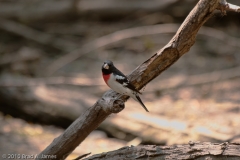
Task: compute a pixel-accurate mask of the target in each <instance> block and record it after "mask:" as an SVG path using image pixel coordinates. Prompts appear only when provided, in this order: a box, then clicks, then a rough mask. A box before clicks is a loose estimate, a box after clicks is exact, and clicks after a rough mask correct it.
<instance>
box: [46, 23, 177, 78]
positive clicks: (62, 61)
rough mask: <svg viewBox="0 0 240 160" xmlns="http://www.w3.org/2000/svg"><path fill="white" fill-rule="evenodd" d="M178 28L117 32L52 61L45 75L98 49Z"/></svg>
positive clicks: (167, 25)
mask: <svg viewBox="0 0 240 160" xmlns="http://www.w3.org/2000/svg"><path fill="white" fill-rule="evenodd" d="M178 27H179V25H175V24H161V25H155V26H143V27H136V28H130V29H124V30H121V31H117V32H114V33H111V34H109V35H106V36H103V37H100V38H97V39H95V40H93V41H91V42H89V43H86V44H84V45H82V46H81V48H78V49H76V50H74V51H72V52H69V53H67V54H65V55H64V56H62V57H60V58H58V59H57V60H55V61H53V62H52V63H51V64H50V65H49V66H48V67H47V68H46V69H45V70H46V71H47V75H52V74H53V73H54V72H56V71H57V70H59V69H60V68H62V67H63V66H65V65H67V64H69V63H71V62H73V61H74V60H76V59H78V58H80V57H81V56H83V55H85V54H87V53H89V52H91V51H94V50H96V49H98V48H101V47H104V46H107V45H109V44H112V43H115V42H117V41H120V40H123V39H127V38H132V37H139V36H144V35H151V34H160V33H173V32H176V30H177V29H178Z"/></svg>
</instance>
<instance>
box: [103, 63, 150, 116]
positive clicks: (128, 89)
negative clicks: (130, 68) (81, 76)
mask: <svg viewBox="0 0 240 160" xmlns="http://www.w3.org/2000/svg"><path fill="white" fill-rule="evenodd" d="M102 76H103V79H104V81H105V82H106V84H107V85H108V86H109V87H110V88H112V89H113V90H114V91H115V92H117V93H120V94H123V95H127V96H130V97H132V98H133V99H134V100H135V101H138V102H139V103H140V104H141V105H142V107H143V108H144V109H145V110H146V111H147V112H149V111H148V109H147V108H146V106H145V105H144V104H143V102H142V100H141V99H140V97H139V94H141V93H140V92H139V91H138V90H137V89H136V88H135V87H134V86H133V85H132V84H131V83H130V82H129V80H128V79H127V77H126V76H125V75H124V74H123V73H122V72H120V71H119V70H118V69H117V68H116V67H115V66H114V65H113V62H112V61H109V60H107V61H105V62H104V63H103V66H102Z"/></svg>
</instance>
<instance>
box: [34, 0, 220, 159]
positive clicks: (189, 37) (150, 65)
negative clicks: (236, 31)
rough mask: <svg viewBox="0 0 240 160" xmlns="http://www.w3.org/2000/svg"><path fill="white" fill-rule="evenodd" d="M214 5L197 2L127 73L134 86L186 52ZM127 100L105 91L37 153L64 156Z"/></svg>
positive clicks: (203, 0) (143, 83) (204, 0)
mask: <svg viewBox="0 0 240 160" xmlns="http://www.w3.org/2000/svg"><path fill="white" fill-rule="evenodd" d="M218 6H219V1H218V0H212V1H208V0H200V1H199V3H198V4H197V5H196V6H195V7H194V9H193V10H192V11H191V12H190V14H189V16H188V17H187V18H186V20H185V21H184V22H183V24H182V25H181V26H180V28H179V30H178V31H177V33H176V34H175V36H174V37H173V38H172V39H171V40H170V42H169V43H168V44H167V45H166V46H165V47H163V48H162V49H161V50H159V51H158V52H157V53H156V54H154V55H153V56H152V57H151V58H150V59H148V60H146V61H145V62H144V63H143V64H141V65H140V66H139V67H137V68H136V69H135V70H134V71H133V72H132V73H131V74H130V76H129V78H130V80H131V81H132V83H133V84H134V85H135V86H136V88H137V89H141V88H142V87H144V86H145V85H146V84H147V83H149V82H150V81H151V80H153V79H154V78H155V77H157V76H158V75H159V74H160V73H161V72H163V71H164V70H166V69H167V68H168V67H169V66H171V65H172V64H173V63H174V62H175V61H177V60H178V59H179V58H180V57H181V56H182V55H183V54H185V53H186V52H187V51H189V49H190V48H191V46H192V45H193V44H194V42H195V38H196V35H197V32H198V30H199V29H200V28H201V26H202V25H203V24H204V23H205V22H206V21H207V20H208V19H209V18H210V17H211V16H212V15H213V12H214V11H215V10H216V9H217V7H218ZM127 99H128V97H127V96H121V97H119V95H118V94H117V93H115V92H113V91H108V92H106V93H105V94H104V95H103V96H102V98H101V99H100V100H99V101H98V102H97V103H96V104H95V105H94V106H92V107H90V108H89V109H87V111H86V112H85V113H83V114H82V115H81V116H80V117H79V118H78V119H77V120H76V121H75V122H73V123H72V124H71V126H69V127H68V129H66V131H65V132H64V133H63V134H62V135H60V136H59V137H58V138H56V139H55V140H54V141H53V142H52V143H51V144H50V145H49V146H48V147H47V148H46V149H45V150H43V151H42V152H41V153H40V154H39V155H40V156H41V155H56V156H57V157H58V159H64V158H65V157H67V156H68V155H69V154H70V153H71V152H72V151H73V150H74V149H75V147H77V146H78V145H79V144H80V143H81V142H82V141H83V140H84V139H85V138H86V137H87V135H88V134H89V133H90V132H91V131H92V130H93V129H95V128H96V127H98V125H99V124H100V123H101V122H102V121H103V120H105V119H106V118H107V117H108V116H109V115H110V114H111V113H117V112H119V111H121V110H122V109H123V107H124V103H123V101H125V100H127ZM116 101H117V102H116ZM106 104H107V105H106ZM37 159H41V158H37ZM49 159H51V158H49Z"/></svg>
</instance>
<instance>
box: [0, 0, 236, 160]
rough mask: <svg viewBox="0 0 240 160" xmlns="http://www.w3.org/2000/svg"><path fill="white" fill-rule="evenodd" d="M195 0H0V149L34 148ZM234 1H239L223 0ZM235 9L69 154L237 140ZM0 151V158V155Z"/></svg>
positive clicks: (169, 31)
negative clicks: (108, 70) (109, 66)
mask: <svg viewBox="0 0 240 160" xmlns="http://www.w3.org/2000/svg"><path fill="white" fill-rule="evenodd" d="M197 2H198V1H197V0H162V1H158V0H131V1H127V0H121V1H119V0H68V1H65V0H18V1H13V0H1V1H0V35H1V36H0V119H1V120H0V126H1V127H0V154H1V155H2V154H12V153H14V154H26V155H27V154H29V155H31V154H38V153H40V151H42V150H43V149H45V147H46V146H48V145H49V144H50V143H51V142H52V141H53V139H54V138H56V137H57V136H58V135H60V134H61V133H62V132H63V131H64V129H65V128H67V127H68V126H69V125H70V124H71V123H72V122H73V121H74V120H75V119H76V118H77V117H79V116H80V115H81V114H82V113H83V112H84V111H85V110H86V109H87V108H88V107H91V106H92V105H93V104H94V103H95V102H96V101H97V100H98V99H99V98H100V97H101V96H102V95H103V93H104V92H106V91H107V90H109V88H108V87H107V86H106V85H105V84H104V81H103V80H102V77H101V66H102V63H103V61H104V60H106V59H109V60H112V61H113V62H114V63H115V66H117V67H118V68H119V69H120V70H121V71H123V73H125V74H126V75H128V74H130V73H131V72H132V71H133V70H134V69H135V68H136V67H137V66H138V65H140V64H141V63H143V62H144V61H145V60H147V59H148V58H150V57H151V56H152V55H153V54H154V53H156V52H157V51H158V50H159V49H161V48H162V47H163V46H164V45H166V44H167V43H168V42H169V40H170V39H171V37H172V36H173V35H174V34H175V32H176V31H177V29H178V27H179V26H180V24H181V23H182V22H183V21H184V19H185V18H186V16H187V15H188V13H189V12H190V11H191V9H192V8H193V7H194V6H195V4H196V3H197ZM229 2H230V3H233V4H236V5H240V1H239V0H231V1H230V0H229ZM239 28H240V14H237V13H233V12H228V13H227V16H223V15H222V14H221V13H220V12H219V11H216V14H215V15H214V16H213V17H212V18H211V19H210V20H209V21H208V22H207V23H206V24H205V25H204V27H202V28H201V30H200V32H199V34H198V36H197V39H196V43H195V45H194V46H193V47H192V48H191V50H190V51H189V52H188V53H186V54H185V55H184V56H183V57H181V58H180V59H179V60H178V61H177V62H176V63H175V64H174V65H172V66H171V67H170V68H169V69H167V70H166V71H165V72H164V73H162V74H161V75H160V76H159V77H157V78H156V79H155V80H154V81H152V82H151V83H149V84H148V85H147V86H146V87H145V88H144V89H143V95H142V96H141V98H142V100H143V102H144V103H145V105H146V106H147V108H148V109H149V110H150V112H149V113H146V112H145V110H143V108H142V107H141V106H140V105H139V104H138V103H137V102H135V101H134V100H132V99H129V100H128V101H127V102H126V104H125V106H126V108H125V109H124V110H123V111H122V112H120V113H119V114H116V115H111V116H110V117H108V118H107V119H106V120H105V121H104V122H103V123H102V124H101V125H100V126H99V128H98V129H97V130H95V131H93V132H92V133H91V135H89V136H88V138H87V139H86V140H85V141H84V142H83V143H82V144H81V145H80V146H79V147H78V148H77V149H76V150H75V151H74V152H73V153H72V154H71V155H70V156H69V158H68V159H73V158H75V157H77V156H79V155H81V154H85V153H88V152H92V154H96V153H101V152H106V151H111V150H114V149H118V148H121V147H123V146H129V145H134V146H136V145H141V144H156V145H172V144H184V143H188V142H189V141H190V140H191V141H210V142H223V141H230V142H240V136H239V135H240V130H239V128H240V116H239V114H240V51H239V48H240V39H239V38H240V29H239ZM0 159H1V158H0Z"/></svg>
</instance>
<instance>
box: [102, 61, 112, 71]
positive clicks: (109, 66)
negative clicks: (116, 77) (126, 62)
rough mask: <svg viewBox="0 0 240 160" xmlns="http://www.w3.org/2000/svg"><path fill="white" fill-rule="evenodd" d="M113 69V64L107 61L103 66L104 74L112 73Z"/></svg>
mask: <svg viewBox="0 0 240 160" xmlns="http://www.w3.org/2000/svg"><path fill="white" fill-rule="evenodd" d="M113 69H114V65H113V62H112V61H110V60H106V61H105V62H104V63H103V65H102V72H103V73H104V74H110V73H112V71H113Z"/></svg>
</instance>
